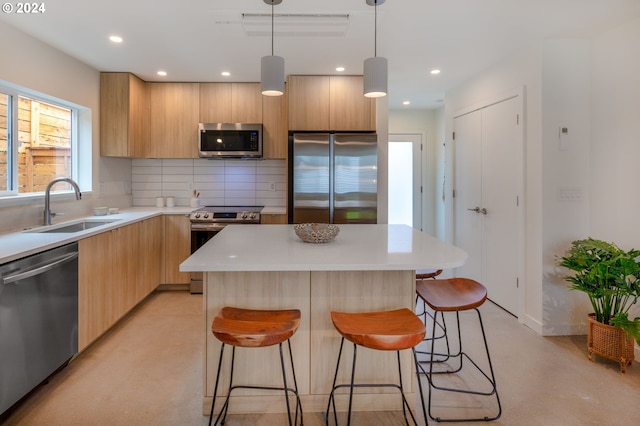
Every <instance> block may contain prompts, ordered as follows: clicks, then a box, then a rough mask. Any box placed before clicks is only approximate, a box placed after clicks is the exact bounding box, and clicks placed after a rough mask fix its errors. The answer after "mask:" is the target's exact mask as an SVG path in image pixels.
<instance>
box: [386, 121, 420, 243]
mask: <svg viewBox="0 0 640 426" xmlns="http://www.w3.org/2000/svg"><path fill="white" fill-rule="evenodd" d="M392 142H412V143H413V144H414V147H413V154H414V155H413V166H414V167H413V169H414V178H413V184H414V188H413V201H414V206H413V227H414V228H416V229H419V230H421V231H422V230H423V229H424V226H423V223H424V220H423V219H424V218H423V214H424V205H423V204H424V191H420V189H421V188H423V187H425V186H426V185H425V183H424V182H423V179H422V178H423V173H422V169H423V167H424V166H423V163H424V162H423V159H422V156H423V152H424V149H423V148H424V143H425V141H423V140H422V134H421V133H389V138H388V140H387V144H391V143H392ZM416 144H417V145H418V146H419V147H420V149H419V150H418V152H417V155H416V149H417V148H416ZM416 166H417V167H416ZM416 171H417V176H416ZM388 179H389V178H388V176H387V180H388ZM416 185H417V186H416ZM416 191H417V192H416ZM416 199H417V202H416ZM387 208H388V206H387Z"/></svg>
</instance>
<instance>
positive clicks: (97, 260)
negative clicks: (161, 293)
mask: <svg viewBox="0 0 640 426" xmlns="http://www.w3.org/2000/svg"><path fill="white" fill-rule="evenodd" d="M162 227H163V222H162V216H157V217H153V218H150V219H146V220H143V221H140V222H136V223H133V224H131V225H127V226H123V227H121V228H116V229H113V230H110V231H106V232H103V233H102V234H98V235H95V236H93V237H89V238H85V239H83V240H80V241H79V242H78V248H79V262H78V349H79V350H80V351H81V350H83V349H84V348H86V347H87V346H89V345H90V344H91V343H92V342H93V341H95V340H96V339H97V338H98V337H100V336H101V335H102V334H103V333H104V332H105V331H107V330H108V329H109V328H110V327H111V326H112V325H113V324H115V323H116V322H117V321H118V320H119V319H120V318H122V317H123V316H124V315H125V314H126V313H127V312H129V311H130V310H131V308H133V307H134V306H136V305H137V304H138V303H139V302H140V301H141V300H142V299H144V298H145V297H146V296H147V295H148V294H149V293H151V292H152V291H153V290H154V289H155V288H156V287H157V286H158V283H159V282H160V262H161V248H162Z"/></svg>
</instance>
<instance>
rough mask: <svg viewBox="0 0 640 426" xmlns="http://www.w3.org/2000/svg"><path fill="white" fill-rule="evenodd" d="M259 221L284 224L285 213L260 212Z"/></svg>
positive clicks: (285, 222) (269, 223)
mask: <svg viewBox="0 0 640 426" xmlns="http://www.w3.org/2000/svg"><path fill="white" fill-rule="evenodd" d="M260 223H261V224H263V225H286V224H287V215H286V214H261V215H260Z"/></svg>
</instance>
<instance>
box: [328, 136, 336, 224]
mask: <svg viewBox="0 0 640 426" xmlns="http://www.w3.org/2000/svg"><path fill="white" fill-rule="evenodd" d="M334 143H335V135H334V134H333V133H331V134H330V135H329V223H334V222H333V211H334V203H335V172H336V168H335V158H336V157H335V149H334V146H333V145H334Z"/></svg>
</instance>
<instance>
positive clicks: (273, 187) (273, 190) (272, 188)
mask: <svg viewBox="0 0 640 426" xmlns="http://www.w3.org/2000/svg"><path fill="white" fill-rule="evenodd" d="M269 191H271V192H276V183H275V182H269Z"/></svg>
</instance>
